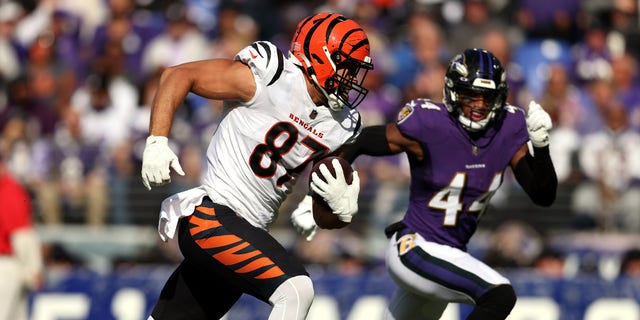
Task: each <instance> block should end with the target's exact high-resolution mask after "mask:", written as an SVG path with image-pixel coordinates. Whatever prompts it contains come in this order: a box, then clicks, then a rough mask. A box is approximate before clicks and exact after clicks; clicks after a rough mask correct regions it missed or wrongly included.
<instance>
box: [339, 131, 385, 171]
mask: <svg viewBox="0 0 640 320" xmlns="http://www.w3.org/2000/svg"><path fill="white" fill-rule="evenodd" d="M361 154H364V155H369V156H385V155H391V154H393V152H392V151H391V149H390V148H389V142H388V141H387V136H386V129H385V126H384V125H380V126H370V127H365V128H364V129H362V133H361V134H360V136H358V138H357V139H356V141H355V142H354V143H352V144H349V145H345V146H344V153H343V157H344V158H345V159H347V161H349V162H353V160H355V159H356V158H357V157H358V156H359V155H361Z"/></svg>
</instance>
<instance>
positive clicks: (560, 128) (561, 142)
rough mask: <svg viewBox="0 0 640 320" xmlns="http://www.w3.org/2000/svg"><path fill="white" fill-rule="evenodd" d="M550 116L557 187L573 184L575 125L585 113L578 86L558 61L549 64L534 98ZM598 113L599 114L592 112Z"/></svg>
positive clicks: (551, 148)
mask: <svg viewBox="0 0 640 320" xmlns="http://www.w3.org/2000/svg"><path fill="white" fill-rule="evenodd" d="M536 100H537V101H539V102H540V104H541V105H543V106H544V108H545V111H547V112H548V113H549V115H550V116H551V120H552V121H553V129H552V130H551V132H550V133H549V139H550V140H551V143H552V144H550V146H551V147H550V153H551V159H552V160H553V164H554V167H555V169H556V175H557V176H558V182H559V185H560V187H562V186H563V185H565V184H569V185H573V184H575V183H577V179H578V178H579V177H578V175H577V170H578V168H577V166H576V165H575V164H574V159H575V157H576V152H577V149H578V148H579V146H580V135H579V134H578V131H577V130H576V128H577V127H578V124H579V123H580V122H582V121H585V119H586V118H587V117H593V116H594V115H592V114H587V111H586V110H585V109H584V107H583V105H582V100H581V96H580V90H579V89H578V88H577V87H576V86H575V85H574V84H573V83H572V82H571V79H570V78H569V72H568V70H567V68H566V67H565V66H564V65H562V64H552V65H550V66H549V74H548V79H547V81H546V83H545V89H544V92H543V93H542V96H540V97H538V98H537V99H536ZM595 116H597V117H598V116H599V115H595Z"/></svg>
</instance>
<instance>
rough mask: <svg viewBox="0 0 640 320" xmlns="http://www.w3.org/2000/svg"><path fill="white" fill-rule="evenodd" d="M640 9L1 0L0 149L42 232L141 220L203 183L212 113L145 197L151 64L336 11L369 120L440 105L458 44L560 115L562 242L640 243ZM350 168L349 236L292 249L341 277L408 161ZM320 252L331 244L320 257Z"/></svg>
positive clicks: (157, 66)
mask: <svg viewBox="0 0 640 320" xmlns="http://www.w3.org/2000/svg"><path fill="white" fill-rule="evenodd" d="M638 10H639V8H638V2H637V1H635V0H584V1H579V0H515V1H506V0H439V1H438V0H413V1H411V0H359V1H349V0H333V1H332V0H329V1H288V0H260V1H258V0H255V1H252V0H183V1H168V0H164V1H163V0H83V1H74V0H20V1H18V0H4V1H2V2H1V3H0V61H1V63H0V148H1V149H2V151H3V152H4V154H6V160H7V165H8V168H9V171H10V172H11V173H12V174H13V175H14V176H15V177H16V178H17V179H18V180H19V181H20V182H21V183H22V184H23V185H24V186H25V187H26V188H27V190H28V191H29V192H30V194H31V197H32V198H33V204H34V221H35V222H36V223H38V224H41V225H59V224H86V225H90V226H104V225H117V224H122V225H131V224H147V225H151V226H153V225H155V223H156V218H157V212H158V208H159V204H160V202H161V200H162V199H163V198H164V197H166V196H168V195H170V194H172V193H175V192H177V191H181V190H184V189H186V188H189V187H192V186H195V185H198V184H199V176H200V172H201V171H202V170H203V143H205V142H206V141H207V140H208V137H209V136H210V135H211V133H212V132H213V130H215V128H216V125H217V122H218V119H219V117H220V102H218V101H209V100H206V99H202V98H200V97H198V96H195V95H189V96H188V97H187V99H186V100H185V101H184V106H183V107H182V108H180V110H179V111H178V112H179V114H178V115H177V116H176V120H175V122H174V124H173V129H172V133H171V137H170V141H171V143H172V144H173V145H172V148H174V149H175V151H176V152H177V153H178V154H179V156H180V158H181V160H180V161H181V163H182V166H183V168H184V171H185V172H186V175H185V176H183V177H180V176H174V178H173V182H172V183H171V184H170V185H169V186H166V187H162V188H156V189H154V190H152V191H146V189H144V187H143V186H142V183H141V180H140V177H139V172H140V165H141V153H142V149H143V147H144V139H145V138H146V135H147V133H148V131H147V129H148V123H149V114H150V110H149V106H150V102H151V101H150V99H151V97H152V96H153V93H154V91H155V88H156V86H157V82H158V78H159V75H160V73H161V72H162V70H163V69H164V68H165V67H167V66H171V65H175V64H179V63H183V62H187V61H192V60H201V59H207V58H218V57H224V58H232V57H233V55H234V54H235V53H236V52H237V51H239V50H240V49H241V48H243V47H244V46H246V45H248V44H250V43H252V42H253V41H256V40H267V41H271V42H273V43H274V44H276V45H277V46H279V47H280V48H281V49H282V50H283V51H285V52H286V51H288V49H289V41H290V37H291V34H292V33H293V30H294V29H295V26H296V24H297V22H298V21H299V20H300V19H301V18H303V17H305V16H307V15H309V14H311V13H313V12H319V11H334V12H339V13H342V14H344V15H347V16H349V17H352V18H354V19H355V20H356V21H358V22H359V23H360V24H361V25H363V27H364V28H365V29H366V31H367V33H368V35H369V40H370V42H371V48H372V56H373V63H374V65H375V70H374V71H373V72H370V73H369V76H368V78H367V80H366V81H367V82H366V84H365V86H366V87H367V88H369V89H370V93H369V95H368V96H367V98H366V100H365V101H364V103H362V104H361V106H360V107H359V109H360V112H361V114H362V116H363V120H364V123H365V125H376V124H382V123H385V122H389V121H393V120H394V119H395V117H396V112H397V111H398V110H399V109H400V108H401V106H402V105H403V104H404V102H406V101H409V100H410V99H413V98H417V97H421V98H429V99H432V100H435V101H441V100H442V88H443V81H444V73H445V68H446V65H447V63H448V61H449V60H450V59H451V58H452V56H453V55H455V54H456V53H457V52H460V51H462V50H463V49H464V48H467V47H483V48H485V49H488V50H490V51H491V52H493V53H494V54H495V55H496V56H497V57H498V58H499V59H500V60H501V62H502V63H503V65H504V66H505V68H506V70H507V75H508V81H509V86H510V95H509V99H508V101H509V103H511V104H514V105H517V106H522V107H524V106H527V105H528V103H529V101H530V100H532V99H535V100H536V101H538V102H539V103H540V104H541V105H542V106H543V107H544V108H545V110H546V111H547V112H549V113H550V114H551V115H552V118H553V121H554V128H553V130H552V132H551V152H552V158H553V161H554V164H555V167H556V171H557V174H558V178H559V182H560V194H559V200H558V203H557V204H556V205H554V206H555V207H556V208H559V210H553V211H551V213H545V212H544V211H542V210H540V211H539V212H537V213H538V214H540V215H544V214H563V215H565V216H568V217H570V220H571V228H572V230H595V231H599V232H600V231H602V232H623V233H634V232H638V231H640V184H638V182H640V148H639V147H640V88H639V87H638V86H639V82H638V81H639V80H640V79H639V78H638V63H639V62H640V61H639V60H640V21H639V19H638ZM355 166H356V167H357V169H358V170H359V172H360V177H361V182H362V184H363V188H362V193H361V202H362V204H361V206H360V208H361V210H360V213H359V216H358V218H357V219H356V221H355V222H354V225H353V226H351V227H350V228H347V229H345V230H344V231H343V230H341V231H339V232H343V233H345V234H346V236H345V237H342V239H351V238H353V239H361V240H360V241H356V240H353V241H342V242H341V243H340V244H339V245H336V246H328V247H327V246H322V245H319V244H321V243H326V242H323V241H322V238H323V234H322V232H321V234H319V236H318V238H319V239H318V240H317V241H316V240H314V242H315V243H316V244H315V245H314V244H313V243H310V244H307V243H303V244H302V245H301V247H302V248H303V249H304V250H306V251H304V250H303V249H300V250H303V251H301V256H303V257H309V259H311V260H314V261H316V262H319V263H322V261H323V260H322V259H325V258H326V259H328V260H332V259H335V257H336V256H339V257H340V258H341V259H342V260H341V261H345V263H346V266H347V267H346V268H348V269H350V270H351V269H353V268H354V264H352V263H351V262H352V260H350V258H352V257H354V256H355V257H357V256H360V255H363V254H362V252H363V251H365V252H366V251H367V250H368V251H369V253H365V254H364V255H375V253H374V254H371V253H370V252H371V251H374V252H377V250H380V248H381V246H383V245H384V242H385V241H386V240H385V239H384V237H383V236H382V232H381V230H382V229H383V228H384V226H386V225H387V224H389V223H390V222H393V221H395V220H397V219H398V218H399V217H400V216H401V215H402V214H403V211H404V209H405V206H406V202H407V199H408V183H409V172H408V164H407V160H406V158H404V155H402V156H394V157H384V158H375V159H374V158H369V157H361V158H359V159H357V161H356V163H355ZM306 179H307V178H306V177H305V176H304V175H302V176H301V177H300V179H299V183H305V182H306ZM512 182H513V181H512V178H510V177H506V178H505V182H504V185H503V187H502V188H501V191H500V193H502V196H501V195H496V199H495V201H496V206H505V204H506V205H507V206H508V204H509V203H510V201H511V200H510V195H511V194H514V193H518V192H519V190H517V184H515V183H512ZM305 192H306V189H305V188H301V190H300V191H297V192H295V193H294V194H293V195H292V196H291V197H290V199H289V200H288V201H287V202H285V204H284V205H283V207H282V208H281V210H280V214H281V216H282V217H287V218H282V217H281V219H279V221H278V222H277V224H278V225H279V226H281V227H284V228H290V226H289V225H288V214H289V213H290V212H291V211H292V210H293V209H294V208H295V206H296V205H297V202H298V201H299V200H300V199H301V197H302V196H303V195H304V193H305ZM490 214H491V213H490ZM525 222H526V221H525ZM481 226H482V225H481ZM327 234H329V233H327ZM522 235H523V233H520V236H522ZM525 235H526V233H525ZM326 238H327V240H326V241H329V242H331V241H335V239H336V237H333V236H331V235H330V234H329V236H327V237H326ZM362 240H364V241H362ZM363 243H366V245H365V244H363ZM378 244H379V245H380V246H378ZM314 246H315V247H314ZM305 248H306V249H305ZM327 248H333V249H331V252H317V250H320V251H322V250H324V251H327ZM314 250H316V251H314ZM537 252H538V253H542V252H545V253H546V252H547V251H545V250H542V249H540V250H538V251H537ZM550 257H553V255H550ZM535 261H537V260H535V259H529V260H527V261H526V262H525V263H523V264H527V265H529V266H532V265H533V264H534V263H536V262H535ZM356 265H357V264H356Z"/></svg>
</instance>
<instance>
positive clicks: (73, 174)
mask: <svg viewBox="0 0 640 320" xmlns="http://www.w3.org/2000/svg"><path fill="white" fill-rule="evenodd" d="M127 95H131V96H132V97H129V98H124V99H123V97H125V96H127ZM118 99H120V100H118ZM117 101H133V103H137V101H138V100H137V91H136V90H135V88H134V87H132V86H131V85H130V84H127V83H126V81H123V80H122V79H117V78H116V79H111V78H109V77H108V76H107V75H106V74H92V75H91V76H89V77H88V78H87V79H86V83H85V85H84V86H82V87H81V88H79V89H78V90H77V91H76V92H75V93H74V96H73V99H72V108H71V109H70V110H69V112H68V113H67V114H66V117H67V118H66V120H67V123H66V124H67V128H66V130H68V131H69V134H68V135H69V136H70V138H71V141H69V142H67V143H66V144H64V145H62V146H61V147H62V148H65V152H64V155H65V159H64V160H63V161H62V164H61V165H62V168H61V170H62V172H61V176H62V179H61V183H62V184H63V186H65V187H66V188H62V192H63V193H66V194H65V195H66V196H67V197H66V198H67V199H69V201H68V205H69V207H70V208H69V210H71V211H75V212H76V213H75V214H77V212H84V213H85V214H84V219H85V222H86V223H87V224H89V225H93V226H100V225H103V224H104V223H105V222H106V221H107V219H108V218H107V209H108V208H109V205H110V203H109V199H108V190H109V188H108V180H107V176H108V175H107V173H108V171H107V170H108V169H109V166H110V164H112V163H113V161H114V155H117V156H119V157H122V156H121V155H118V151H120V150H121V148H123V147H122V146H123V144H127V143H128V139H129V122H128V120H129V119H131V115H132V114H133V111H134V108H135V107H136V105H135V104H133V105H129V106H126V105H125V103H120V104H119V105H116V104H115V103H116V102H117ZM125 150H126V148H125ZM116 159H120V158H118V157H116ZM119 164H121V163H116V169H118V166H117V165H119Z"/></svg>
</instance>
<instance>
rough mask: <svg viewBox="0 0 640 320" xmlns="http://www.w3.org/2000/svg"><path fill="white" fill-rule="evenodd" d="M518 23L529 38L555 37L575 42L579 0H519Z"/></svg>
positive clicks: (577, 34) (579, 8) (577, 31)
mask: <svg viewBox="0 0 640 320" xmlns="http://www.w3.org/2000/svg"><path fill="white" fill-rule="evenodd" d="M516 10H517V11H516V23H517V25H518V26H519V27H520V28H522V30H523V31H524V32H525V36H526V37H527V38H555V39H559V40H560V39H561V40H565V41H568V42H575V41H576V40H577V38H578V36H579V34H580V32H579V30H578V23H577V20H576V17H577V13H578V12H580V10H581V5H580V1H579V0H518V1H517V9H516Z"/></svg>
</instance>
